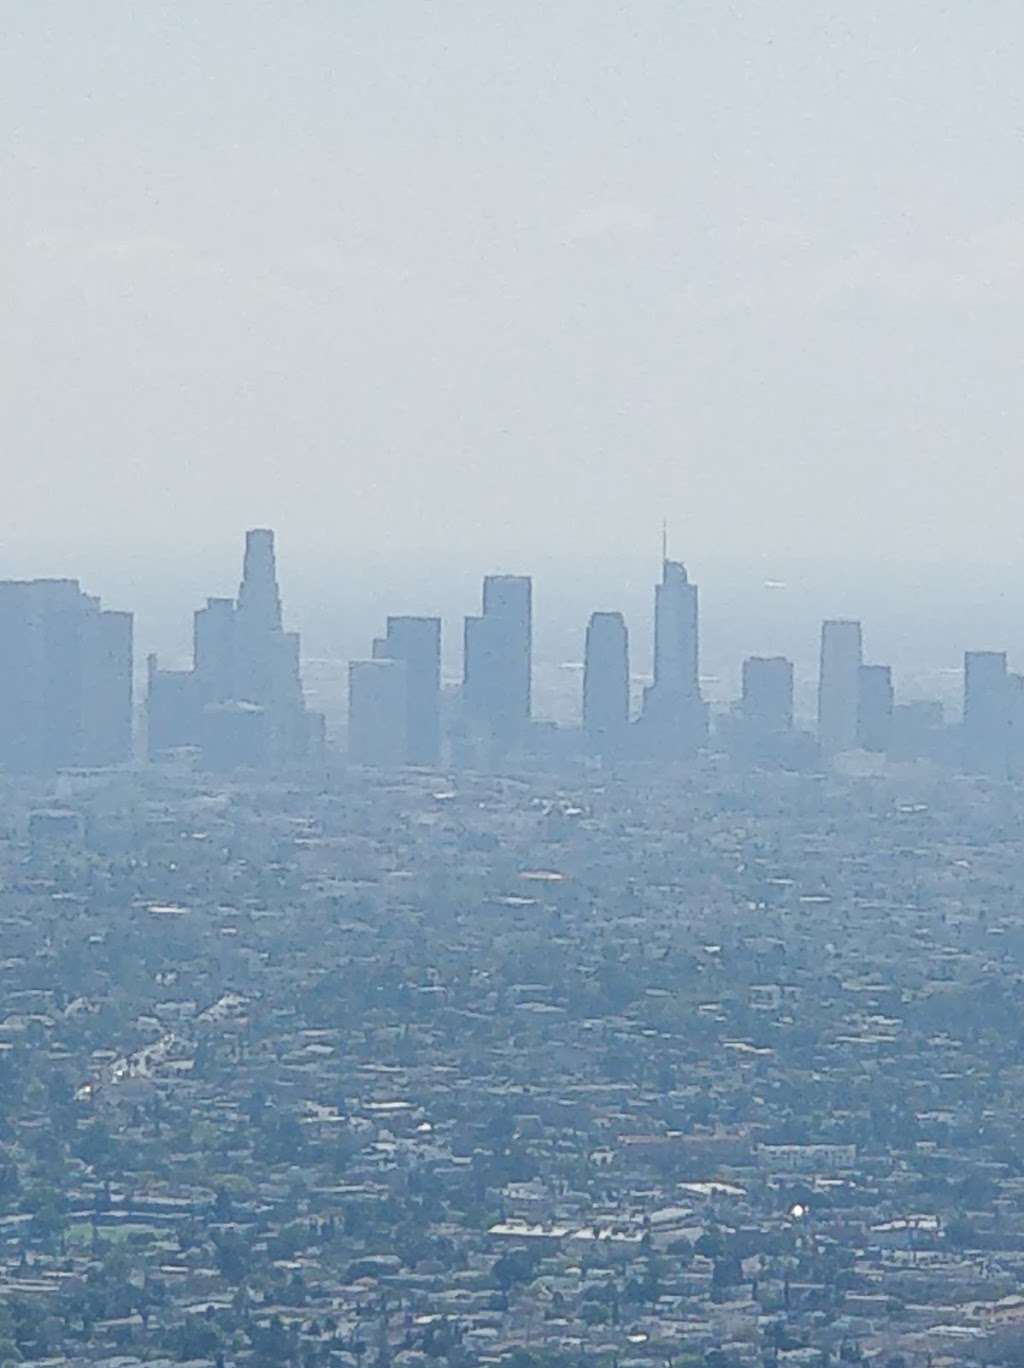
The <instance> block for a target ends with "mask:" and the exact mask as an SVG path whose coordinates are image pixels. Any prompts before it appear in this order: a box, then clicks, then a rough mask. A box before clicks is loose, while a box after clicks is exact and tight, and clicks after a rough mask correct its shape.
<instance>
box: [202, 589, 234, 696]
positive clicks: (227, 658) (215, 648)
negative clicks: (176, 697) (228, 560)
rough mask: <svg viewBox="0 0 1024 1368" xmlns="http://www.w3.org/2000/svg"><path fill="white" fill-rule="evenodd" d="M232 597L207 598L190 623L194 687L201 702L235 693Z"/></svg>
mask: <svg viewBox="0 0 1024 1368" xmlns="http://www.w3.org/2000/svg"><path fill="white" fill-rule="evenodd" d="M235 619H236V611H235V601H234V599H229V598H208V599H207V600H206V607H205V608H199V609H197V610H196V612H195V614H194V616H193V625H192V659H193V662H194V669H195V676H196V689H197V692H198V693H199V696H200V698H201V699H202V702H203V703H204V704H206V703H226V702H228V701H229V700H230V699H232V698H234V697H235Z"/></svg>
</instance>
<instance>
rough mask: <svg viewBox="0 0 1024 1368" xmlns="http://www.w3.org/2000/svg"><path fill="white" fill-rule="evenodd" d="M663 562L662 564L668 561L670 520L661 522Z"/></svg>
mask: <svg viewBox="0 0 1024 1368" xmlns="http://www.w3.org/2000/svg"><path fill="white" fill-rule="evenodd" d="M661 560H662V564H664V563H665V561H667V560H668V519H667V518H662V520H661Z"/></svg>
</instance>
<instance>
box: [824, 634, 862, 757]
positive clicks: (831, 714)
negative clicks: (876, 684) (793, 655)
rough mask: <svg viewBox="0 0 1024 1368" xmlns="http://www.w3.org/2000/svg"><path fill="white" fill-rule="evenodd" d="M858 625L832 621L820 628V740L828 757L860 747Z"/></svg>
mask: <svg viewBox="0 0 1024 1368" xmlns="http://www.w3.org/2000/svg"><path fill="white" fill-rule="evenodd" d="M862 651H863V648H862V642H861V629H860V623H859V622H853V621H850V620H849V619H846V618H831V619H829V620H828V621H826V622H823V623H822V626H821V659H820V667H819V671H818V740H819V741H820V743H821V747H822V750H823V751H824V752H825V753H826V754H828V755H835V754H837V753H838V752H840V751H846V750H852V749H853V748H854V747H855V746H856V745H857V710H858V702H859V697H860V673H859V672H860V667H861V664H862V663H863V657H862Z"/></svg>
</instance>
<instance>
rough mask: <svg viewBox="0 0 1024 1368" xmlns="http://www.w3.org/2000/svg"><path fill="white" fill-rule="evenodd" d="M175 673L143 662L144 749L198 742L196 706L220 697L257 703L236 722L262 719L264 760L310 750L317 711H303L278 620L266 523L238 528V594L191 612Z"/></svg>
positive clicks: (293, 643) (294, 649)
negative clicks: (146, 669)
mask: <svg viewBox="0 0 1024 1368" xmlns="http://www.w3.org/2000/svg"><path fill="white" fill-rule="evenodd" d="M176 673H177V672H173V671H170V672H169V671H164V670H160V669H159V668H158V667H157V665H156V663H155V662H154V663H153V664H152V665H151V668H150V675H149V695H148V697H147V704H146V708H147V724H148V734H149V752H150V755H151V757H152V756H155V755H158V754H159V753H161V752H162V751H164V750H167V749H171V748H174V747H177V746H183V745H189V746H202V744H203V735H202V733H203V715H204V709H205V708H207V707H208V706H211V705H218V706H222V705H225V704H228V703H244V704H248V705H250V706H251V707H255V708H260V709H262V711H263V714H264V719H265V721H264V722H262V723H259V724H257V723H254V722H253V721H252V719H251V718H250V717H249V715H248V714H245V717H246V719H247V720H246V721H244V722H239V723H238V727H237V728H236V730H242V729H244V730H245V731H246V733H247V734H248V735H250V736H251V735H253V734H254V733H255V731H256V729H257V726H265V729H266V733H267V742H266V747H267V752H268V756H269V761H268V763H269V764H271V765H286V764H294V763H299V762H304V761H310V760H313V759H315V758H316V757H317V754H318V753H319V749H320V746H319V742H322V737H323V727H322V719H320V718H319V716H318V715H314V714H312V713H309V712H308V711H307V709H306V704H305V700H304V698H303V695H302V678H301V673H300V669H299V638H298V636H297V635H296V634H295V633H294V632H286V631H285V630H284V628H283V626H282V613H281V594H280V590H279V588H278V584H277V565H276V557H275V552H274V534H273V532H271V531H270V530H269V529H268V528H255V529H253V530H252V531H249V532H247V533H246V537H245V557H244V561H243V566H242V579H241V583H240V584H239V587H238V598H237V600H235V599H230V598H210V599H207V601H206V607H205V608H201V609H199V610H198V612H197V613H196V614H195V617H194V622H193V664H192V669H191V671H189V672H188V679H187V680H185V679H181V678H177V677H176ZM239 716H242V714H239ZM218 717H220V715H218ZM220 720H221V721H223V718H222V717H220ZM225 725H226V724H225ZM211 753H212V752H211Z"/></svg>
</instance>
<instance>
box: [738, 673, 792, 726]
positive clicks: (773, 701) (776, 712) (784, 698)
mask: <svg viewBox="0 0 1024 1368" xmlns="http://www.w3.org/2000/svg"><path fill="white" fill-rule="evenodd" d="M740 708H741V712H742V715H743V721H744V723H745V724H746V726H747V729H748V731H750V732H752V733H754V734H756V735H758V736H774V735H777V734H778V733H780V732H788V731H791V730H792V728H793V662H792V661H790V660H787V659H786V658H785V656H750V657H748V659H746V660H745V661H744V662H743V700H742V703H741V705H740Z"/></svg>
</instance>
